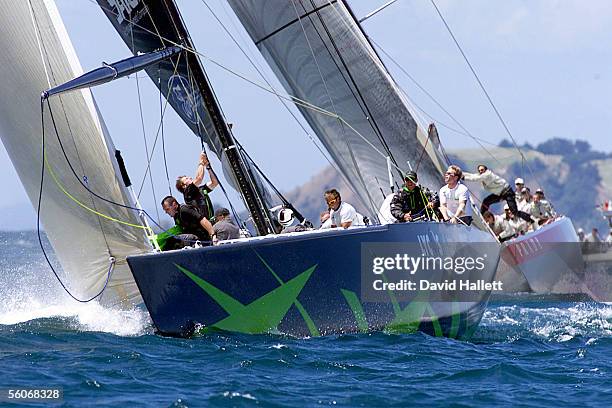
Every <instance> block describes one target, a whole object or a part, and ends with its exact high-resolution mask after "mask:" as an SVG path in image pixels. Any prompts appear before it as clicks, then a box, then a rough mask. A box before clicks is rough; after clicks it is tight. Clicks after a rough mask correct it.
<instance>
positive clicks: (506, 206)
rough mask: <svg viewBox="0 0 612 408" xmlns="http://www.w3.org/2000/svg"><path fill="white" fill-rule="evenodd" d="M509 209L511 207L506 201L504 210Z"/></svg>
mask: <svg viewBox="0 0 612 408" xmlns="http://www.w3.org/2000/svg"><path fill="white" fill-rule="evenodd" d="M509 209H510V207H509V206H508V204H507V203H506V204H504V211H505V210H509Z"/></svg>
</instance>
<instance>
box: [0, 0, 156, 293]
mask: <svg viewBox="0 0 612 408" xmlns="http://www.w3.org/2000/svg"><path fill="white" fill-rule="evenodd" d="M0 44H1V48H2V53H0V137H1V138H2V142H3V144H4V146H5V147H6V149H7V151H8V154H9V156H10V158H11V160H12V162H13V165H14V166H15V169H16V170H17V173H18V174H19V178H20V179H21V182H22V183H23V185H24V187H25V189H26V192H27V194H28V196H29V198H30V201H31V202H32V204H33V205H34V207H35V208H36V207H37V203H38V197H39V191H40V180H41V164H42V151H41V148H42V147H41V146H42V145H41V141H42V132H41V116H40V94H41V92H42V91H43V90H45V89H48V88H50V87H52V86H56V85H58V84H61V83H64V82H66V81H68V80H70V79H73V78H74V77H76V76H78V75H80V74H82V72H83V70H82V68H81V66H80V63H79V61H78V59H77V57H76V53H75V51H74V49H73V47H72V44H71V42H70V39H69V38H68V35H67V33H66V30H65V27H64V25H63V22H62V20H61V18H60V15H59V13H58V10H57V8H56V6H55V4H54V2H53V1H52V0H23V1H9V0H0ZM49 101H50V104H51V109H52V110H53V114H54V118H55V123H56V125H57V131H58V132H57V133H58V134H59V136H60V138H61V142H62V145H63V149H64V152H65V153H64V152H63V151H62V148H61V147H60V144H59V142H58V139H57V136H56V132H55V130H54V127H53V124H52V121H51V118H50V116H49V109H48V108H47V107H46V108H45V120H44V126H45V139H46V140H45V163H46V165H45V176H44V186H43V194H42V201H41V206H40V215H41V220H42V223H43V225H44V229H45V232H46V234H47V236H48V238H49V240H50V242H51V245H52V246H53V249H54V250H55V253H56V255H57V258H58V259H59V262H60V263H61V265H62V268H63V270H64V272H65V274H64V275H63V281H64V283H65V284H66V285H67V286H68V287H69V288H70V290H71V291H72V293H73V294H75V295H76V296H77V297H79V298H89V297H91V296H93V295H95V294H96V293H98V292H99V291H100V290H101V289H102V288H103V287H104V284H105V281H106V278H107V276H108V275H107V274H108V271H109V268H110V265H111V258H114V259H115V260H116V261H115V266H114V268H113V273H112V278H111V280H110V282H109V284H108V287H107V289H106V291H105V292H104V293H103V294H102V296H101V297H100V301H101V302H102V303H104V304H119V303H121V304H123V305H131V304H136V303H140V302H141V301H142V300H141V298H140V294H139V293H138V289H137V287H136V284H135V283H134V281H133V278H132V275H131V273H130V271H129V267H128V265H127V264H126V261H125V259H126V257H127V256H128V255H133V254H138V253H143V252H146V251H148V250H149V249H150V246H149V244H148V240H147V237H146V233H145V230H144V227H143V225H142V222H141V220H140V219H139V216H138V214H137V213H136V212H135V211H134V210H129V209H126V208H122V207H120V206H118V205H115V204H111V203H109V202H105V201H103V200H101V199H99V198H96V197H95V196H94V195H93V194H92V193H91V192H89V191H87V189H86V188H84V187H83V186H82V185H81V183H80V182H79V180H78V179H77V177H75V175H74V174H73V173H72V170H71V169H70V167H69V164H71V165H72V167H73V168H74V170H75V172H76V174H77V176H78V177H79V178H80V179H81V180H82V181H83V182H84V183H85V184H86V185H87V186H88V187H89V189H91V190H92V191H94V192H95V193H96V194H98V195H100V196H102V197H104V198H106V199H108V200H110V201H112V202H116V203H120V204H123V205H125V206H130V207H134V205H133V201H132V199H131V196H130V194H129V192H128V190H127V189H126V187H125V186H124V184H123V182H122V180H121V178H120V177H119V176H118V174H119V172H118V165H117V162H116V159H115V156H114V154H115V147H114V146H113V143H112V141H111V139H110V137H109V136H108V132H107V130H106V127H105V125H104V123H103V122H102V119H101V117H100V114H99V112H98V109H97V107H96V104H95V101H94V99H93V97H92V95H91V92H90V91H89V89H84V90H80V91H74V92H70V93H67V94H63V95H60V96H55V97H52V98H50V100H49ZM64 154H65V155H66V157H67V158H66V157H65V156H64ZM60 276H61V275H60ZM46 278H48V279H49V282H50V284H56V283H55V282H54V281H52V279H53V280H54V278H53V277H52V276H50V275H49V276H48V277H46Z"/></svg>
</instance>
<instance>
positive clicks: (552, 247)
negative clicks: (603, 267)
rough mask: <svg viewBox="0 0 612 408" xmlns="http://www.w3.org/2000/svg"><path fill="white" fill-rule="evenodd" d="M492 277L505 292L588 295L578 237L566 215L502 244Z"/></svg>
mask: <svg viewBox="0 0 612 408" xmlns="http://www.w3.org/2000/svg"><path fill="white" fill-rule="evenodd" d="M501 257H502V261H500V264H499V267H498V270H497V276H496V279H499V280H501V281H502V282H504V290H505V292H510V293H512V292H526V291H529V292H534V293H537V294H578V293H584V294H588V295H590V291H589V289H588V287H587V286H586V284H585V280H584V261H583V258H582V252H581V250H580V244H579V242H578V237H577V235H576V232H575V230H574V227H573V225H572V222H571V220H570V219H569V218H567V217H562V218H560V219H558V220H556V221H554V222H552V223H550V224H548V225H544V226H543V227H542V228H540V229H538V230H537V231H534V232H531V233H529V234H526V235H524V236H521V237H518V238H516V239H513V240H511V241H508V242H505V243H503V244H502V255H501Z"/></svg>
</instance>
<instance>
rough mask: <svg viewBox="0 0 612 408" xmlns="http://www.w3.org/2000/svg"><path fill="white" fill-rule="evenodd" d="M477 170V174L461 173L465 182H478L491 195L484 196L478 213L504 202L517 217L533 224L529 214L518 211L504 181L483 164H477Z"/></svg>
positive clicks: (511, 191)
mask: <svg viewBox="0 0 612 408" xmlns="http://www.w3.org/2000/svg"><path fill="white" fill-rule="evenodd" d="M477 169H478V174H473V173H463V176H464V178H465V180H466V181H480V182H481V183H482V187H483V188H484V189H485V190H486V191H488V192H489V193H491V194H489V195H488V196H486V197H485V199H484V200H482V205H481V206H480V212H481V213H482V214H484V212H485V211H487V210H488V209H489V207H490V206H491V204H495V203H498V202H500V201H502V200H506V203H508V206H509V207H510V209H511V210H512V212H513V213H514V214H516V215H518V216H519V217H521V218H522V219H524V220H525V221H527V222H533V220H532V219H531V216H530V215H529V214H527V213H525V212H523V211H519V209H518V207H517V205H516V194H515V193H514V190H513V189H512V187H510V184H508V182H507V181H506V180H504V179H503V178H501V177H500V176H498V175H497V174H495V173H493V172H492V171H491V170H489V168H488V167H487V166H485V165H484V164H479V165H478V167H477Z"/></svg>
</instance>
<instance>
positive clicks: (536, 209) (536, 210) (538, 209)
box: [529, 189, 557, 225]
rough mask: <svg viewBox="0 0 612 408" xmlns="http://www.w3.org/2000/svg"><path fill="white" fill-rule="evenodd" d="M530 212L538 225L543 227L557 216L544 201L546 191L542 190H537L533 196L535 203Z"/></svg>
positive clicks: (532, 204)
mask: <svg viewBox="0 0 612 408" xmlns="http://www.w3.org/2000/svg"><path fill="white" fill-rule="evenodd" d="M529 212H530V214H531V216H532V217H533V218H535V220H536V221H537V224H538V225H542V224H544V223H546V222H547V221H548V220H549V219H551V218H554V217H556V216H557V213H556V212H555V210H554V209H553V208H552V206H551V205H550V203H549V202H548V201H546V200H545V199H544V191H542V189H537V190H536V192H535V194H534V195H533V202H532V203H531V206H530V207H529Z"/></svg>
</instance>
